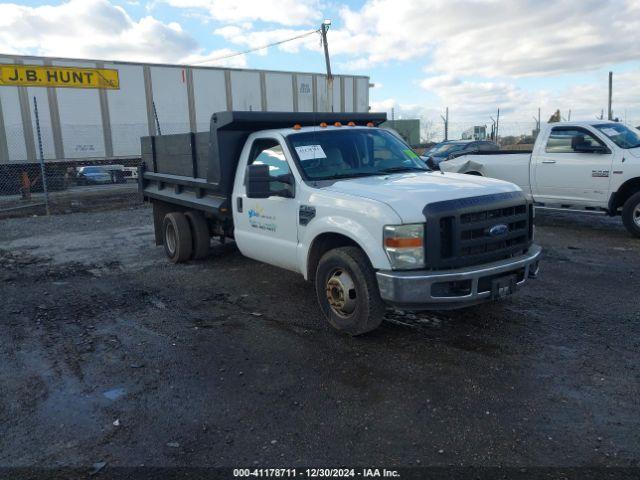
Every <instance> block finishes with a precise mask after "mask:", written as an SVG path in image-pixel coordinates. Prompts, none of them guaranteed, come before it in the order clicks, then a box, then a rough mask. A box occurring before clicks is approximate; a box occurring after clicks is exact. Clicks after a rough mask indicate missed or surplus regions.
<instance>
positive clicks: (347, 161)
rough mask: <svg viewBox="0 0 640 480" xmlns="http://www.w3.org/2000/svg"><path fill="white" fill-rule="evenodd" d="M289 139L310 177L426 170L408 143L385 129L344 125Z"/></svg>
mask: <svg viewBox="0 0 640 480" xmlns="http://www.w3.org/2000/svg"><path fill="white" fill-rule="evenodd" d="M288 140H289V142H290V144H291V146H292V150H293V151H294V152H295V155H297V157H298V160H299V165H300V167H301V168H302V170H303V171H304V174H305V175H306V177H307V178H308V179H310V180H329V179H335V178H349V177H363V176H370V175H382V174H386V173H399V172H410V171H427V170H428V169H427V167H426V165H424V163H422V161H421V160H420V157H418V155H416V154H415V153H414V152H413V150H411V148H410V147H409V146H408V145H407V144H405V143H403V142H402V141H401V140H399V139H398V138H397V137H396V136H394V135H393V134H391V133H389V132H387V131H385V130H380V129H372V128H366V129H364V128H349V127H344V129H341V130H333V129H332V130H322V131H314V132H305V133H295V134H292V135H289V137H288Z"/></svg>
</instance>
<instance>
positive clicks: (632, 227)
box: [622, 192, 640, 237]
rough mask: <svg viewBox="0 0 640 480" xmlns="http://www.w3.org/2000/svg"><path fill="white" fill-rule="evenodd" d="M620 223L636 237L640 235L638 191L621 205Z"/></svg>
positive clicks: (639, 194)
mask: <svg viewBox="0 0 640 480" xmlns="http://www.w3.org/2000/svg"><path fill="white" fill-rule="evenodd" d="M622 223H624V226H625V227H626V229H627V230H628V231H629V233H631V235H634V236H636V237H640V192H637V193H636V194H634V195H631V197H629V198H628V199H627V201H626V202H624V206H623V207H622Z"/></svg>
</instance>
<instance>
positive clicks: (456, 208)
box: [424, 192, 533, 270]
mask: <svg viewBox="0 0 640 480" xmlns="http://www.w3.org/2000/svg"><path fill="white" fill-rule="evenodd" d="M424 213H425V217H426V219H427V226H426V239H427V241H426V242H425V248H426V252H425V258H426V264H427V265H426V266H427V268H431V269H440V270H442V269H453V268H462V267H469V266H474V265H481V264H484V263H490V262H494V261H498V260H503V259H506V258H509V257H513V256H517V255H521V254H522V253H524V252H525V251H526V250H527V249H528V248H529V247H530V246H531V243H532V240H533V206H532V205H531V204H530V203H529V202H527V201H526V199H525V198H524V196H523V195H522V193H520V192H512V193H506V194H496V195H485V196H481V197H472V198H468V199H460V200H451V201H445V202H437V203H434V204H430V205H427V207H425V209H424Z"/></svg>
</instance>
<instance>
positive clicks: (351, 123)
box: [347, 122, 356, 127]
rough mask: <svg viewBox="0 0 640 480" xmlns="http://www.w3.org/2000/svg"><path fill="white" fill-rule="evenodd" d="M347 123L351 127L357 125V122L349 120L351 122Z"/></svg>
mask: <svg viewBox="0 0 640 480" xmlns="http://www.w3.org/2000/svg"><path fill="white" fill-rule="evenodd" d="M347 125H349V126H350V127H355V126H356V124H355V123H354V122H349V123H347Z"/></svg>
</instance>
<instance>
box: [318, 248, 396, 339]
mask: <svg viewBox="0 0 640 480" xmlns="http://www.w3.org/2000/svg"><path fill="white" fill-rule="evenodd" d="M315 280H316V295H317V297H318V303H320V308H321V309H322V313H324V316H325V317H326V318H327V320H328V321H329V323H330V324H331V325H332V326H333V327H334V328H335V329H336V330H339V331H341V332H345V333H348V334H349V335H361V334H363V333H367V332H370V331H371V330H375V329H376V328H378V326H380V324H381V323H382V320H383V319H384V314H385V310H386V307H385V304H384V302H383V301H382V299H381V298H380V293H379V292H378V282H377V281H376V277H375V272H374V270H373V268H372V267H371V264H370V262H369V259H368V258H367V256H366V255H365V254H364V252H363V251H362V250H360V249H359V248H357V247H342V248H336V249H334V250H330V251H328V252H327V253H325V254H324V255H323V257H322V258H321V259H320V263H319V264H318V269H317V270H316V279H315Z"/></svg>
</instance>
